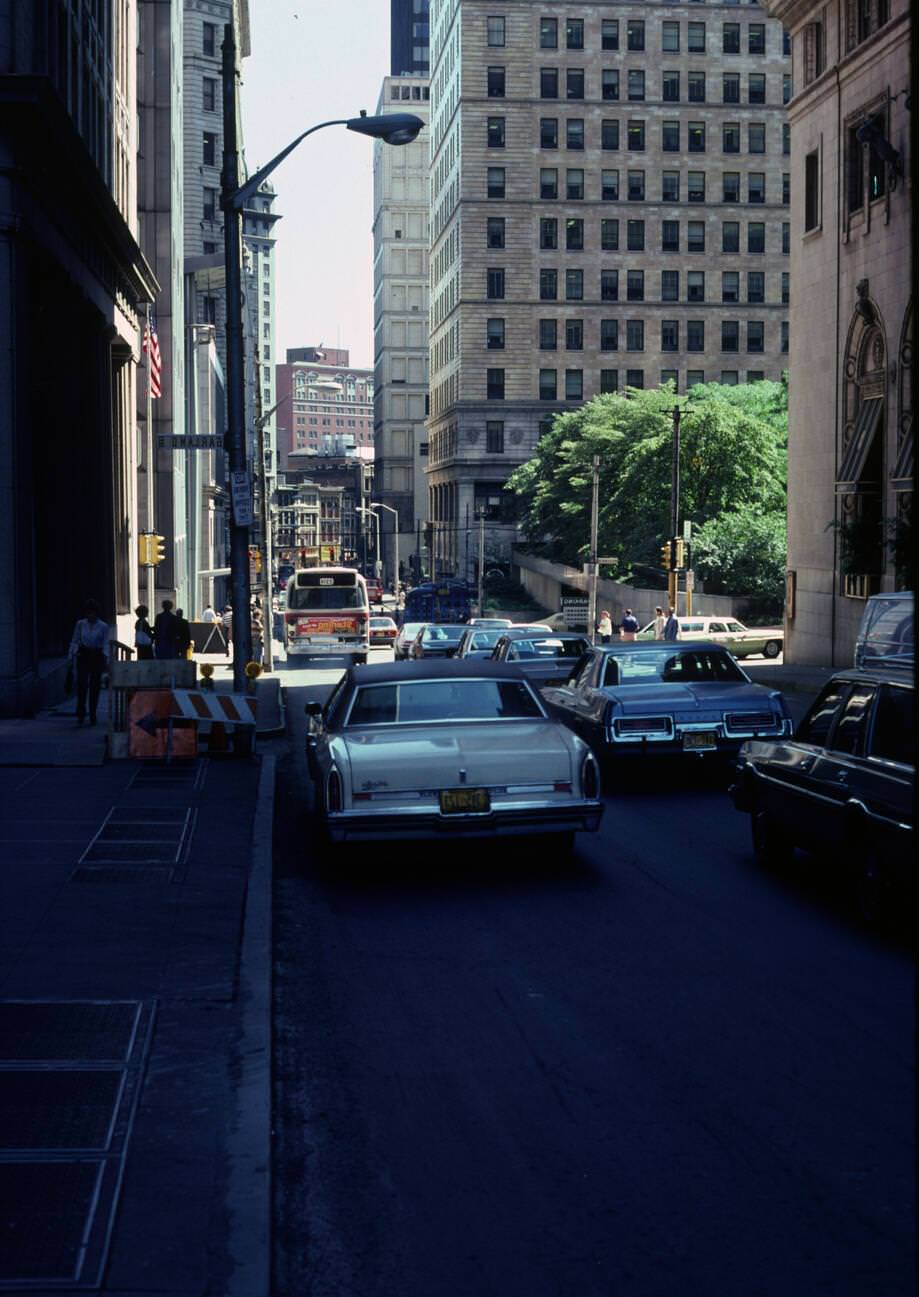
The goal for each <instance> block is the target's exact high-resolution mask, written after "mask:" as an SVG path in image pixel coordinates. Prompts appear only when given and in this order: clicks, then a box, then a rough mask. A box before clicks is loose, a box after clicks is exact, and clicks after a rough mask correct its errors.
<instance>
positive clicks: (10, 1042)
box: [0, 871, 140, 1063]
mask: <svg viewBox="0 0 919 1297" xmlns="http://www.w3.org/2000/svg"><path fill="white" fill-rule="evenodd" d="M134 872H137V871H134ZM139 1012H140V1005H139V1004H138V1003H137V1002H136V1001H135V1000H125V1001H120V1002H115V1003H94V1002H92V1001H84V1000H79V1001H77V1000H75V1001H67V1002H60V1001H58V1002H50V1003H42V1002H41V1001H34V1000H30V1001H21V1000H7V1001H4V1002H3V1003H0V1060H2V1061H5V1062H17V1063H18V1062H40V1061H42V1062H44V1061H51V1060H52V1059H57V1060H60V1061H61V1062H69V1061H73V1060H76V1059H80V1060H81V1061H85V1062H87V1063H99V1062H102V1061H103V1060H114V1059H126V1058H127V1057H128V1055H129V1054H130V1052H131V1047H132V1045H133V1043H134V1033H135V1031H136V1029H137V1019H138V1014H139Z"/></svg>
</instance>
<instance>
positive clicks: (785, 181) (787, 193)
mask: <svg viewBox="0 0 919 1297" xmlns="http://www.w3.org/2000/svg"><path fill="white" fill-rule="evenodd" d="M790 202H791V176H790V175H789V174H788V172H787V171H783V172H782V206H783V207H787V206H788V205H789V203H790Z"/></svg>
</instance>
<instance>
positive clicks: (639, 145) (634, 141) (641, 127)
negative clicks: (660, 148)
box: [628, 121, 645, 153]
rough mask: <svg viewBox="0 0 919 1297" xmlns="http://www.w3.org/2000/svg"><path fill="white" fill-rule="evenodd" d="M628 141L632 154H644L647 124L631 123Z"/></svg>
mask: <svg viewBox="0 0 919 1297" xmlns="http://www.w3.org/2000/svg"><path fill="white" fill-rule="evenodd" d="M628 141H629V151H630V152H631V153H644V150H645V123H644V122H643V121H632V122H629V126H628Z"/></svg>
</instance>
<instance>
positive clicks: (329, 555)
mask: <svg viewBox="0 0 919 1297" xmlns="http://www.w3.org/2000/svg"><path fill="white" fill-rule="evenodd" d="M319 562H320V563H334V562H335V546H334V545H320V546H319Z"/></svg>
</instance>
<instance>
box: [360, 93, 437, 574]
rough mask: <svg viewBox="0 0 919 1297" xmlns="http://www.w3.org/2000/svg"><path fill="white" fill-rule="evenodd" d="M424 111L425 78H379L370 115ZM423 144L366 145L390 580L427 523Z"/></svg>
mask: <svg viewBox="0 0 919 1297" xmlns="http://www.w3.org/2000/svg"><path fill="white" fill-rule="evenodd" d="M406 101H408V103H406ZM429 107H430V104H429V99H428V82H427V78H426V77H408V76H405V77H387V78H386V79H385V80H384V82H383V88H382V91H381V92H380V100H379V103H378V105H377V113H378V114H383V113H390V112H403V111H406V109H407V110H408V111H410V112H413V113H415V114H416V116H418V117H421V118H422V119H423V120H424V121H425V123H427V119H428V113H429ZM429 142H430V136H429V134H428V131H427V130H424V131H422V132H421V134H420V135H419V136H418V138H417V139H415V140H413V141H412V143H411V144H406V145H403V146H402V147H401V148H397V149H394V148H390V147H389V146H388V145H386V144H383V143H382V141H380V140H377V141H375V143H374V158H373V336H374V346H373V355H374V421H373V423H374V458H375V464H374V487H375V499H377V500H379V501H380V502H381V503H382V504H384V505H386V508H385V509H383V510H381V514H382V518H381V526H382V544H383V551H384V555H383V563H384V571H385V575H386V580H387V581H390V582H391V581H394V580H395V579H396V577H397V572H396V562H397V554H398V565H399V568H400V569H401V570H402V571H406V572H412V573H414V574H415V575H416V576H417V575H418V574H419V572H420V568H419V562H420V556H421V552H422V545H421V539H422V536H421V527H422V523H423V522H424V521H425V520H426V519H427V482H426V479H425V468H426V466H427V462H428V460H427V451H428V434H427V429H426V427H425V417H426V415H427V408H428V299H429V289H428V237H429V233H428V215H429V210H430V209H429V203H428V186H429V174H428V165H429V164H428V159H429ZM390 510H395V512H394V513H392V512H390ZM397 523H398V541H396V539H395V537H394V533H395V531H396V529H397V526H396V524H397Z"/></svg>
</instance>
